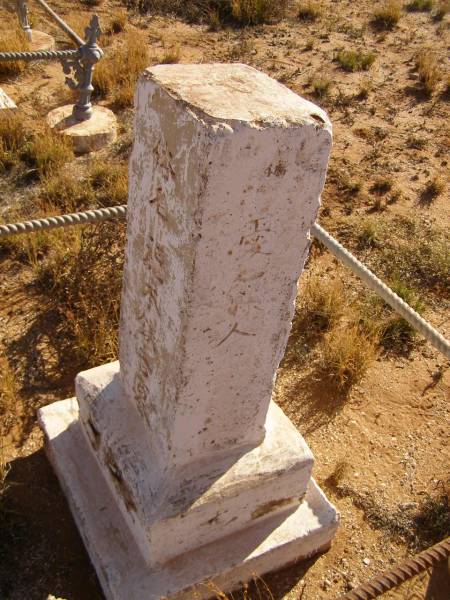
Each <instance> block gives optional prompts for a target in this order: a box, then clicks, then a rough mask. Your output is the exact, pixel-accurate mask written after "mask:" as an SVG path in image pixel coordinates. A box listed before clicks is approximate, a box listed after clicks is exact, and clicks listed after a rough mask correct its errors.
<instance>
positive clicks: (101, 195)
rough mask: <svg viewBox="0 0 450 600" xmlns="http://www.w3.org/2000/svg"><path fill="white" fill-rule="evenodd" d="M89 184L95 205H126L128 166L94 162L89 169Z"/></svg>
mask: <svg viewBox="0 0 450 600" xmlns="http://www.w3.org/2000/svg"><path fill="white" fill-rule="evenodd" d="M89 183H90V185H91V186H92V189H93V191H94V193H95V197H96V201H97V205H102V206H112V205H116V204H126V202H127V197H128V165H127V164H123V163H117V162H106V161H95V162H94V163H93V164H92V166H91V169H90V176H89Z"/></svg>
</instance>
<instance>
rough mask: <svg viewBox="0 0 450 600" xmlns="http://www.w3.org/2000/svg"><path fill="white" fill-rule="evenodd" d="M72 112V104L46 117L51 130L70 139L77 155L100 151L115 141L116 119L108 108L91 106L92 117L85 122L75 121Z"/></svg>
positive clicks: (54, 110)
mask: <svg viewBox="0 0 450 600" xmlns="http://www.w3.org/2000/svg"><path fill="white" fill-rule="evenodd" d="M72 110H73V105H72V104H67V105H66V106H59V107H58V108H55V109H53V110H52V111H50V112H49V113H48V115H47V123H48V124H49V126H50V127H51V128H52V129H56V130H57V131H60V132H61V133H62V134H63V135H68V136H69V137H70V138H71V140H72V143H73V149H74V151H75V152H76V153H77V154H86V153H88V152H94V151H95V150H100V149H101V148H103V147H104V146H107V145H108V144H111V143H112V142H113V141H114V140H115V139H116V136H117V119H116V115H115V114H114V113H113V112H112V110H109V108H105V107H104V106H93V107H92V111H93V114H92V117H91V118H90V119H88V120H87V121H76V120H75V119H74V117H73V116H72Z"/></svg>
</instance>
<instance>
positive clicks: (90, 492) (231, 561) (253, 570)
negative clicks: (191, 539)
mask: <svg viewBox="0 0 450 600" xmlns="http://www.w3.org/2000/svg"><path fill="white" fill-rule="evenodd" d="M39 422H40V424H41V427H42V428H43V430H44V433H45V437H46V446H47V453H48V456H49V459H50V461H51V463H52V465H53V467H54V470H55V472H56V474H57V476H58V478H59V480H60V483H61V486H62V488H63V490H64V492H65V494H66V497H67V499H68V501H69V505H70V508H71V511H72V513H73V516H74V518H75V520H76V523H77V525H78V528H79V530H80V532H81V535H82V537H83V540H84V543H85V546H86V549H87V551H88V553H89V555H90V558H91V560H92V563H93V565H94V567H95V569H96V571H97V574H98V577H99V579H100V582H101V585H102V587H103V591H104V593H105V596H106V598H107V599H108V600H123V599H124V598H126V599H127V600H156V599H158V598H163V597H166V598H170V599H173V600H188V599H192V598H196V599H198V600H202V599H207V598H210V597H212V596H214V595H215V594H214V591H215V590H221V591H222V592H225V593H226V592H229V591H231V590H233V589H237V588H238V587H240V585H241V583H242V582H245V581H249V580H251V579H252V578H253V577H255V576H261V575H263V574H265V573H267V572H269V571H273V570H276V569H278V568H281V567H285V566H286V565H287V564H289V563H294V562H297V561H299V560H302V559H305V558H308V557H309V556H311V555H313V554H316V553H318V552H321V551H323V550H326V549H328V548H329V546H330V543H331V540H332V538H333V536H334V534H335V532H336V529H337V525H338V517H337V513H336V510H335V509H334V507H333V506H332V505H331V504H330V503H329V502H328V500H327V499H326V498H325V496H324V495H323V493H322V492H321V491H320V489H319V487H318V486H317V485H316V483H315V482H314V480H312V479H311V481H310V484H309V487H308V491H307V494H306V497H305V500H304V501H303V502H302V503H301V504H300V506H298V507H296V508H288V509H286V511H284V512H281V513H277V514H276V515H275V516H274V517H270V518H268V519H266V520H263V521H262V522H259V523H258V524H257V525H255V526H252V527H248V528H246V529H244V530H240V531H239V532H237V533H234V534H232V535H229V536H227V537H224V538H222V539H220V540H218V541H216V542H213V543H211V544H208V545H206V546H203V547H201V548H198V549H196V550H194V551H189V552H186V553H185V554H182V555H180V556H178V557H176V558H174V559H172V560H170V561H168V562H167V563H165V564H163V565H161V566H160V567H159V568H153V569H151V568H150V567H149V566H148V564H147V563H146V562H145V560H144V558H143V555H142V553H141V552H140V550H139V549H138V547H137V545H136V543H135V540H134V539H133V537H132V535H131V532H130V529H129V528H128V526H127V524H126V523H125V521H124V518H123V515H122V513H121V511H120V510H119V508H118V506H117V503H116V502H115V500H114V498H113V496H112V494H111V491H110V488H109V487H108V485H107V483H106V481H105V479H104V477H103V474H102V472H101V470H100V467H99V465H98V463H97V461H96V459H95V458H94V455H93V454H92V451H91V449H90V447H89V446H88V441H87V439H86V436H85V435H84V433H83V431H82V430H81V426H80V422H79V419H78V403H77V400H76V399H75V398H72V399H68V400H63V401H61V402H56V403H54V404H51V405H49V406H46V407H44V408H42V409H41V410H40V411H39ZM161 543H164V540H161Z"/></svg>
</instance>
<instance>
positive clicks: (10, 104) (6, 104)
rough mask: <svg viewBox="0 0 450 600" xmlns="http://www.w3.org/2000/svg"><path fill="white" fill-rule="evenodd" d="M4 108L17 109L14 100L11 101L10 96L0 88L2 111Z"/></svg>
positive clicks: (0, 108) (0, 107) (0, 106)
mask: <svg viewBox="0 0 450 600" xmlns="http://www.w3.org/2000/svg"><path fill="white" fill-rule="evenodd" d="M3 108H17V106H16V103H15V102H14V100H11V98H10V97H9V96H8V94H7V93H6V92H4V91H3V90H2V88H0V110H2V109H3Z"/></svg>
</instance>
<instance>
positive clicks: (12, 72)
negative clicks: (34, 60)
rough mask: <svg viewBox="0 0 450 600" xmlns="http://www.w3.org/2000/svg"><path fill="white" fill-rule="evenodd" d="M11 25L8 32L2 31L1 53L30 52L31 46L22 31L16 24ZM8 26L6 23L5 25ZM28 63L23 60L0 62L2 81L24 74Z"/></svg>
mask: <svg viewBox="0 0 450 600" xmlns="http://www.w3.org/2000/svg"><path fill="white" fill-rule="evenodd" d="M8 23H9V24H10V29H9V30H7V31H4V30H3V31H2V30H0V34H1V35H0V52H28V51H29V50H30V44H29V42H28V38H27V36H26V35H25V33H24V32H23V31H22V29H19V27H18V25H17V24H16V23H14V24H12V23H10V22H9V21H8ZM5 25H6V23H5ZM26 66H27V63H26V62H25V61H23V60H11V61H8V60H5V61H0V80H2V79H4V78H7V77H12V76H17V75H20V74H21V73H23V71H24V70H25V69H26Z"/></svg>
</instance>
